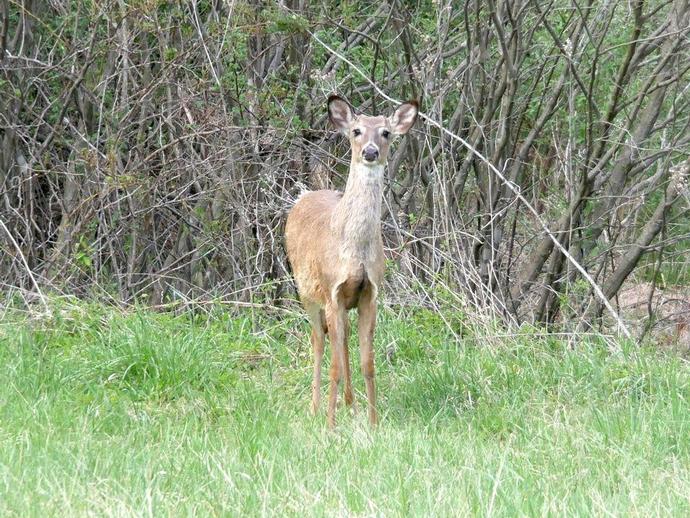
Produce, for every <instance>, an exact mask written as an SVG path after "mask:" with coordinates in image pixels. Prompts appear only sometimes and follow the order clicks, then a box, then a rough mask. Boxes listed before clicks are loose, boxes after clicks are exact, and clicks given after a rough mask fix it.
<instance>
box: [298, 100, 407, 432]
mask: <svg viewBox="0 0 690 518" xmlns="http://www.w3.org/2000/svg"><path fill="white" fill-rule="evenodd" d="M417 111H418V110H417V103H416V102H415V101H409V102H406V103H404V104H402V105H401V106H400V107H399V108H398V109H397V110H396V112H395V113H394V114H393V115H392V116H391V117H387V118H386V117H380V116H379V117H368V116H365V115H359V116H357V115H355V114H354V113H353V112H352V110H351V108H350V105H349V104H348V103H347V102H345V101H344V100H343V99H341V98H340V97H338V96H331V97H329V98H328V115H329V118H330V120H331V122H332V123H333V125H334V126H335V127H336V128H337V129H338V130H340V131H341V132H342V133H344V134H345V135H346V136H347V137H348V138H349V140H350V145H351V146H352V158H351V162H350V174H349V176H348V179H347V185H346V186H345V192H344V193H340V192H337V191H329V190H322V191H312V192H307V193H305V194H303V195H302V196H300V198H299V199H298V200H297V203H295V206H294V207H293V208H292V210H291V211H290V214H289V215H288V218H287V224H286V227H285V243H286V247H287V254H288V258H289V260H290V265H291V266H292V271H293V275H294V277H295V281H296V283H297V288H298V291H299V295H300V299H301V300H302V303H303V305H304V308H305V309H306V311H307V314H308V315H309V320H310V322H311V326H312V331H311V343H312V347H313V349H314V381H313V385H312V412H313V413H316V412H317V410H318V408H319V403H320V399H321V363H322V360H323V349H324V338H325V335H326V333H328V336H329V340H330V343H331V370H330V392H329V397H328V424H329V426H330V427H331V428H332V427H334V426H335V407H336V402H337V399H338V389H339V386H340V382H341V380H342V378H343V377H344V378H345V403H346V404H347V405H348V406H349V405H352V404H353V403H354V396H353V393H352V378H351V375H350V359H349V352H348V347H347V343H348V335H349V320H348V316H347V311H348V310H350V309H352V308H354V307H356V308H357V312H358V315H359V317H358V334H359V351H360V360H361V366H362V374H363V375H364V382H365V385H366V391H367V402H368V413H369V421H370V422H371V424H372V425H375V424H376V422H377V419H378V418H377V414H376V388H375V385H374V349H373V339H374V326H375V325H376V294H377V292H378V288H379V286H380V285H381V281H382V279H383V265H384V262H383V241H382V239H381V194H382V190H383V173H384V169H385V166H386V160H387V158H388V150H389V146H390V141H391V139H392V138H393V136H394V135H403V134H405V133H407V131H408V130H409V129H410V128H411V127H412V125H413V124H414V122H415V120H416V118H417Z"/></svg>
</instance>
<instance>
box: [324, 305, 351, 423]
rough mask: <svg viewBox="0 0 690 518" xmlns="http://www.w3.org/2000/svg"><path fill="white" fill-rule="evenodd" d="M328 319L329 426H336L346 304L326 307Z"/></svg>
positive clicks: (343, 364)
mask: <svg viewBox="0 0 690 518" xmlns="http://www.w3.org/2000/svg"><path fill="white" fill-rule="evenodd" d="M326 318H327V319H328V336H329V339H330V340H329V341H330V342H331V370H330V389H329V394H328V426H329V427H330V428H335V407H336V404H337V402H338V390H339V387H340V381H341V380H342V378H343V373H344V367H345V352H344V348H345V347H346V346H347V344H346V343H345V330H346V328H347V323H346V319H347V313H346V310H345V306H343V305H339V304H332V305H331V306H330V307H328V308H327V309H326Z"/></svg>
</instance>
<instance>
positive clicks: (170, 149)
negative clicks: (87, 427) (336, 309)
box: [0, 0, 690, 326]
mask: <svg viewBox="0 0 690 518" xmlns="http://www.w3.org/2000/svg"><path fill="white" fill-rule="evenodd" d="M0 17H1V19H0V91H1V92H2V95H0V197H1V200H0V222H1V223H2V224H1V225H0V226H1V227H2V228H0V246H1V250H2V255H1V256H0V282H2V285H3V286H4V287H5V288H6V289H7V288H13V289H17V288H19V289H20V290H24V291H22V292H23V293H31V292H35V291H36V290H37V289H38V287H40V288H42V289H45V290H48V289H54V290H58V291H60V292H69V293H77V294H91V293H94V292H97V293H100V294H105V293H107V294H109V295H110V296H112V297H113V298H114V299H116V300H122V301H126V302H130V301H133V300H146V301H147V302H149V303H151V304H153V305H161V304H165V303H168V302H170V301H175V300H189V299H194V300H210V299H213V298H214V297H223V298H224V299H225V300H235V301H254V302H256V301H269V302H276V301H279V300H281V299H282V298H283V297H285V296H286V289H287V291H289V292H292V288H291V283H290V282H289V281H288V280H287V279H288V274H287V266H286V261H285V254H284V249H283V244H282V225H283V221H284V216H285V213H286V210H287V209H288V208H289V206H290V203H291V202H292V200H294V199H295V198H296V196H297V195H299V193H300V192H301V190H302V189H304V188H323V187H334V188H341V187H342V186H343V184H344V177H345V175H346V172H347V162H348V159H349V157H348V149H347V145H346V143H344V142H343V139H341V138H340V137H339V136H338V135H337V134H335V132H334V131H333V130H332V129H330V128H329V127H328V125H327V120H326V116H325V99H326V97H327V96H328V94H330V93H338V94H340V95H342V96H344V97H346V98H347V99H349V100H350V101H351V102H352V104H353V105H354V106H355V107H356V108H358V109H359V110H361V111H362V112H365V113H380V112H384V113H388V112H390V111H392V110H393V109H394V104H393V103H391V102H388V101H387V100H386V99H385V98H384V97H383V96H382V95H380V92H379V91H378V90H377V87H378V88H380V89H381V91H382V92H384V93H385V94H387V95H389V96H391V97H392V98H394V99H397V100H404V99H408V98H417V99H420V101H421V106H422V111H423V112H424V114H425V115H426V118H424V119H422V120H420V121H419V123H418V125H417V126H416V128H415V130H414V131H413V132H412V133H411V135H409V136H407V137H405V138H404V139H403V140H401V141H400V142H398V144H397V146H396V147H395V149H394V152H393V153H392V157H391V159H390V162H389V172H388V175H387V178H386V186H385V200H384V234H385V242H386V245H387V256H388V258H389V265H388V280H387V282H388V290H387V297H388V299H389V300H393V301H404V300H408V299H410V298H414V299H415V300H417V301H422V302H426V303H429V302H431V301H433V300H437V299H438V297H441V298H443V300H445V301H446V302H451V303H456V304H462V303H467V302H469V303H470V304H471V305H472V306H473V307H475V308H480V307H484V308H487V307H488V308H491V310H492V311H494V312H495V313H496V314H500V315H501V316H502V317H503V318H506V319H508V320H512V321H518V322H523V321H529V322H535V323H545V324H553V323H560V324H568V325H574V324H578V323H579V324H580V325H584V326H586V325H588V324H590V323H592V322H595V321H597V320H598V319H599V318H600V316H601V315H602V312H603V303H602V302H603V301H602V299H601V298H600V297H599V296H597V294H596V293H595V291H594V289H593V288H592V285H591V283H590V281H594V282H595V283H596V284H597V285H598V286H600V287H601V291H602V292H603V294H604V295H605V297H607V298H608V299H611V300H614V299H615V296H616V294H617V293H618V292H619V290H620V289H621V286H622V285H623V283H624V282H625V281H626V279H629V277H630V275H631V274H634V273H635V274H636V275H639V276H640V278H645V279H651V280H652V281H656V280H657V279H658V278H659V276H660V273H664V272H665V275H666V278H668V277H669V276H671V275H675V277H676V280H679V281H684V280H685V281H687V279H688V267H689V265H688V259H687V255H685V254H687V251H688V238H689V228H690V225H688V223H687V219H688V208H689V203H688V191H687V176H688V174H689V169H690V161H688V156H689V153H688V151H689V149H690V128H689V126H690V105H689V103H690V91H689V90H690V88H689V87H688V84H689V78H690V51H689V48H688V47H689V34H690V7H689V5H688V0H672V1H652V2H644V1H638V0H633V1H627V0H626V1H621V0H611V1H608V2H594V1H587V0H577V1H575V0H573V1H570V2H569V1H566V0H554V1H552V2H537V1H531V0H516V1H510V2H500V1H487V2H484V1H481V2H480V1H468V2H451V1H445V2H444V1H438V2H436V1H432V2H402V1H399V0H393V1H386V2H380V3H370V2H363V1H353V2H345V3H341V2H308V1H306V0H284V1H279V2H275V3H274V2H252V1H248V2H244V1H236V2H235V1H231V2H225V1H211V2H207V1H193V2H164V1H156V0H154V1H146V2H144V1H135V2H128V1H126V0H112V1H106V2H88V1H69V0H51V1H49V2H41V1H37V0H26V1H20V0H0ZM441 127H442V128H443V130H442V129H441ZM456 137H460V138H462V139H464V140H465V141H466V142H467V143H469V144H470V145H471V146H472V147H473V148H474V149H476V150H477V151H478V152H479V153H481V154H482V155H483V156H485V157H486V158H487V159H488V161H489V162H490V163H491V164H493V166H495V168H496V169H497V170H498V171H499V172H500V173H501V175H497V174H496V172H495V171H492V170H491V169H490V168H489V166H488V165H487V164H486V162H484V161H483V160H481V159H480V158H478V156H477V155H476V154H475V153H472V152H470V151H468V148H467V147H466V146H464V145H462V144H461V143H460V142H459V140H458V139H457V138H456ZM500 176H503V177H505V179H507V182H506V181H503V180H502V179H501V178H500ZM518 193H519V195H518ZM542 223H545V224H546V226H547V227H548V229H549V230H550V232H547V231H545V229H544V227H543V226H542ZM549 234H550V235H549ZM556 243H557V244H556ZM564 250H566V251H568V253H569V254H570V255H571V257H572V259H573V260H574V261H576V262H577V263H578V264H580V265H582V267H583V269H584V271H586V272H587V275H586V276H583V272H582V271H581V270H580V269H578V268H576V267H575V266H574V263H573V261H572V260H570V259H568V258H567V257H566V256H565V254H564V253H563V251H564ZM586 277H590V280H587V279H586ZM290 296H292V295H290Z"/></svg>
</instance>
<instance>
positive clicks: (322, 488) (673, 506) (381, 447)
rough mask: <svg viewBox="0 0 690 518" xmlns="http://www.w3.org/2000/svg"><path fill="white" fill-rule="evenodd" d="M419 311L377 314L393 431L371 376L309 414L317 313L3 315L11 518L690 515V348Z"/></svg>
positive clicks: (3, 507) (1, 421)
mask: <svg viewBox="0 0 690 518" xmlns="http://www.w3.org/2000/svg"><path fill="white" fill-rule="evenodd" d="M406 311H407V312H406V313H404V314H399V315H397V316H395V315H393V314H392V313H390V312H387V313H385V314H382V315H380V318H379V328H378V332H377V336H376V344H377V351H378V357H377V361H378V372H377V381H378V388H379V395H380V398H379V408H380V411H381V417H382V423H381V425H380V426H379V428H378V429H377V430H376V431H374V432H372V431H371V430H370V429H369V427H368V425H367V424H366V416H365V414H366V412H364V411H363V410H364V408H363V402H364V396H363V382H362V379H361V376H359V375H356V376H355V386H356V391H357V398H358V403H359V408H360V411H359V412H358V413H357V414H356V415H354V416H352V415H350V414H348V413H347V411H346V410H345V409H340V410H339V413H338V419H339V425H338V428H337V430H336V431H335V432H334V433H332V432H329V431H328V430H327V429H326V425H325V415H324V414H323V413H322V414H321V415H318V416H316V417H311V416H310V415H309V413H308V405H309V396H310V394H309V393H310V378H311V363H310V351H309V347H308V345H307V327H306V324H305V323H304V320H303V319H299V318H294V317H288V318H281V319H271V318H269V317H267V316H265V315H261V314H254V315H250V314H244V315H240V316H235V317H229V316H227V315H223V314H222V313H219V314H217V315H214V316H210V317H206V316H204V317H200V316H194V315H191V314H186V315H182V316H171V315H167V314H154V313H150V312H146V311H131V312H126V313H121V312H118V311H116V310H113V309H108V308H104V307H102V306H89V305H78V306H68V307H65V308H62V309H58V310H56V311H55V314H54V316H52V317H50V318H45V319H42V320H41V319H35V318H33V319H29V318H28V317H25V316H22V315H20V314H18V313H7V314H5V316H4V318H3V320H2V322H1V323H0V375H1V377H0V379H2V384H0V515H1V516H22V517H26V516H58V515H59V516H85V515H97V516H102V515H106V516H131V515H133V516H192V515H194V516H225V515H227V516H245V515H248V516H253V515H281V516H282V515H288V516H289V515H296V516H297V515H299V516H303V515H305V514H307V515H316V516H321V515H325V516H331V515H339V516H340V515H357V516H372V515H373V516H383V515H385V516H409V515H413V516H466V515H482V516H483V515H498V516H522V515H526V516H542V515H568V516H573V515H575V516H578V515H579V516H592V515H615V516H621V515H627V516H650V515H664V516H669V515H670V516H673V515H676V516H688V515H689V514H690V366H689V365H688V363H687V362H685V361H683V360H682V359H680V358H677V357H673V356H670V355H664V354H661V353H659V352H657V351H654V350H645V349H637V348H634V347H632V346H627V347H626V346H624V352H623V353H622V354H617V355H612V354H610V353H608V352H607V349H606V348H605V347H604V346H603V345H602V344H600V343H597V340H595V339H591V340H588V341H587V340H583V341H581V343H579V344H577V345H576V347H575V348H571V347H569V346H568V345H567V344H565V343H564V342H561V341H559V340H557V339H555V338H553V337H544V336H539V335H536V334H534V333H531V332H529V331H525V332H524V333H521V334H519V335H517V336H515V337H510V338H500V339H493V340H490V341H489V340H486V339H485V338H480V337H478V336H473V335H469V336H466V337H465V338H464V339H463V341H462V342H461V343H457V342H456V341H455V340H454V339H452V336H451V334H450V333H448V332H447V331H446V327H445V326H444V325H443V324H442V323H441V321H440V320H439V319H438V318H437V317H436V316H435V315H433V314H431V313H427V312H423V311H419V310H418V311H414V310H406ZM353 346H354V344H353ZM393 349H394V350H395V355H394V356H393V359H392V360H391V361H388V360H387V355H386V354H385V351H386V350H389V351H390V350H393ZM353 351H356V348H354V349H353ZM353 357H354V358H356V357H357V355H356V354H353ZM355 361H356V360H355ZM355 372H357V371H355ZM357 374H358V372H357Z"/></svg>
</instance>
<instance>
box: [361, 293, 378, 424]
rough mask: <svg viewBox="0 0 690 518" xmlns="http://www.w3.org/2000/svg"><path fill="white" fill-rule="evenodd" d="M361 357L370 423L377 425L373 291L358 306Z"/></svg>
mask: <svg viewBox="0 0 690 518" xmlns="http://www.w3.org/2000/svg"><path fill="white" fill-rule="evenodd" d="M357 312H358V315H359V318H358V321H359V322H358V335H359V355H360V361H361V364H362V375H363V376H364V384H365V386H366V390H367V409H368V413H369V422H370V423H371V424H372V425H376V423H377V422H378V415H377V413H376V385H375V383H374V327H375V326H376V299H375V297H374V293H373V290H372V289H367V290H365V291H364V292H363V293H362V297H361V298H360V300H359V305H358V306H357Z"/></svg>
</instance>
